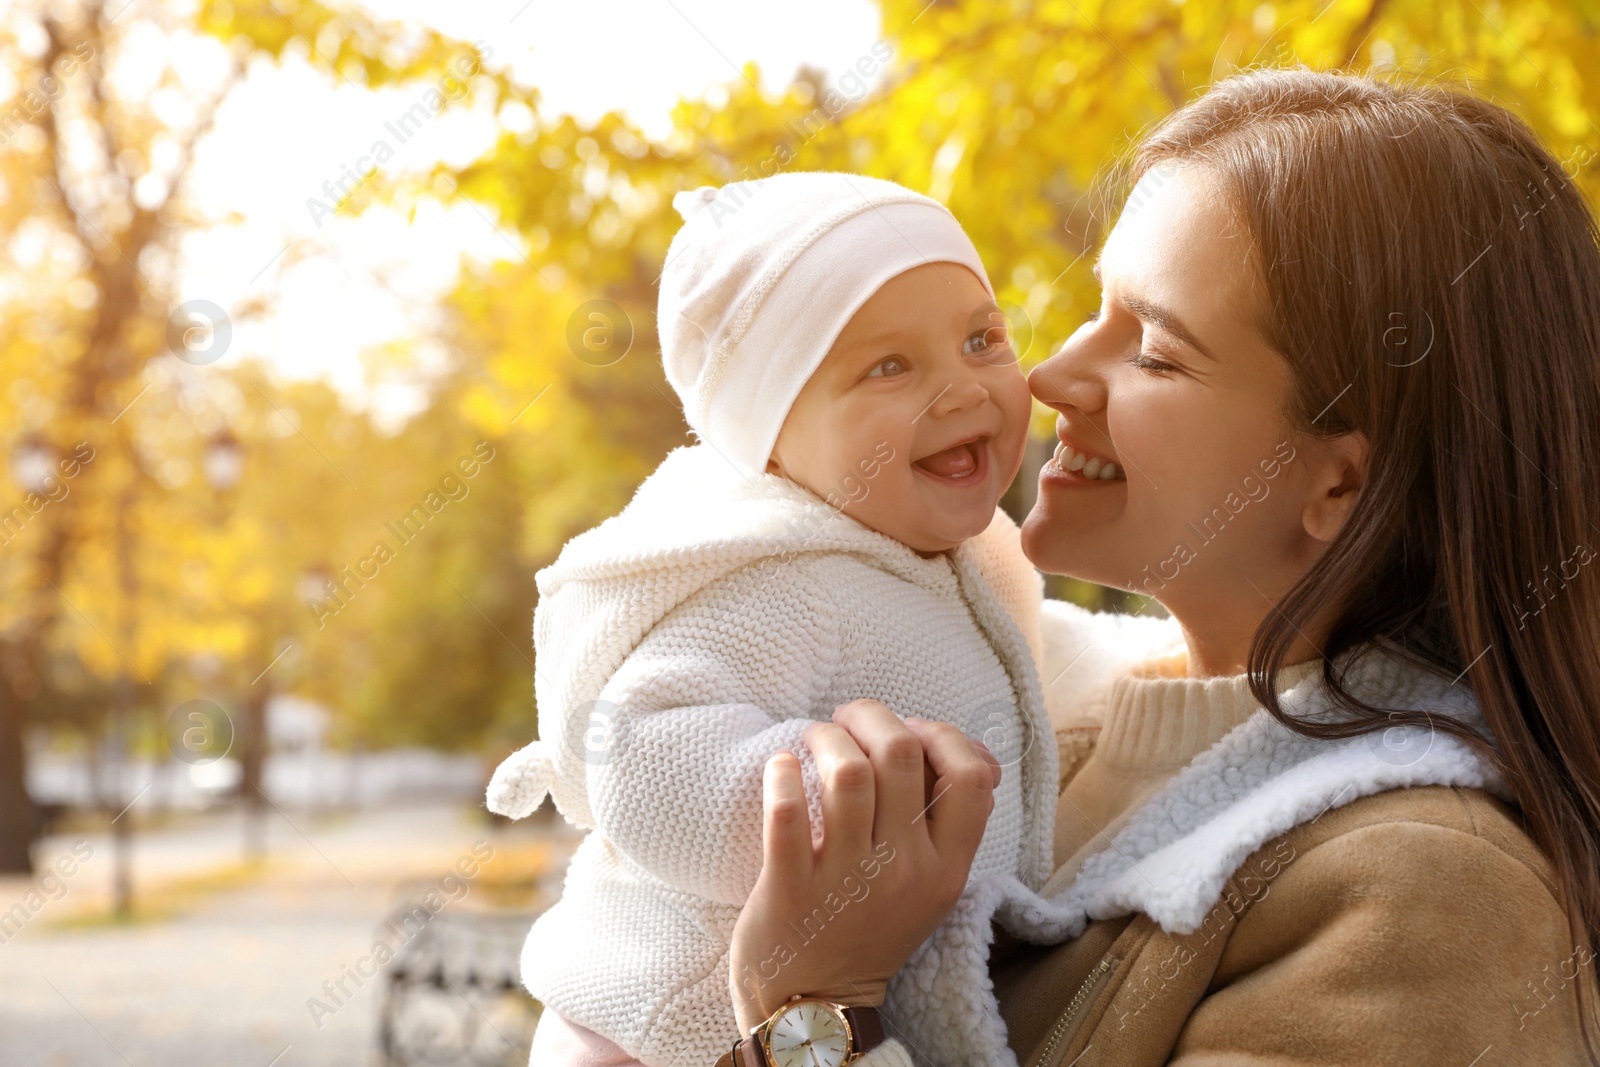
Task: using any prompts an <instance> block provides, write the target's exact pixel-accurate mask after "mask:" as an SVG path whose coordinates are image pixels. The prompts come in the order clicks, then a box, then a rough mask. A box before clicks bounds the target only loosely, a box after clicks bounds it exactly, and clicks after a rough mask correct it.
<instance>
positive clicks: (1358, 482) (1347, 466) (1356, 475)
mask: <svg viewBox="0 0 1600 1067" xmlns="http://www.w3.org/2000/svg"><path fill="white" fill-rule="evenodd" d="M1306 451H1307V453H1308V454H1309V455H1310V456H1311V457H1313V458H1312V459H1311V461H1310V464H1311V471H1310V473H1311V486H1310V489H1311V493H1310V496H1309V497H1308V498H1307V499H1306V504H1305V508H1304V509H1303V510H1302V511H1301V515H1300V522H1301V525H1303V526H1304V527H1305V531H1306V534H1307V536H1309V537H1311V538H1312V539H1314V540H1317V541H1321V542H1323V543H1327V542H1329V541H1332V540H1333V539H1334V538H1335V537H1337V536H1338V535H1339V531H1340V530H1342V529H1344V524H1345V522H1346V521H1347V520H1348V519H1349V518H1350V513H1351V512H1352V511H1354V510H1355V507H1356V501H1357V500H1359V499H1360V497H1361V489H1362V487H1363V486H1364V485H1366V481H1367V458H1368V456H1369V455H1370V454H1371V448H1370V446H1369V445H1368V443H1367V435H1366V434H1364V433H1362V432H1361V431H1359V430H1352V431H1351V432H1349V433H1347V434H1341V435H1340V436H1338V437H1329V438H1323V439H1321V440H1318V441H1317V442H1315V443H1314V444H1313V445H1312V446H1311V447H1310V448H1308V449H1307V450H1306Z"/></svg>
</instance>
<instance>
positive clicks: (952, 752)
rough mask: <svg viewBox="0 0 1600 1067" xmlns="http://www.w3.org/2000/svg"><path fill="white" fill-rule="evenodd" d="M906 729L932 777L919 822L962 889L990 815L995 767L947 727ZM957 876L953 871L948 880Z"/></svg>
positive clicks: (921, 724)
mask: <svg viewBox="0 0 1600 1067" xmlns="http://www.w3.org/2000/svg"><path fill="white" fill-rule="evenodd" d="M909 725H910V728H911V729H912V730H913V731H915V733H916V736H917V737H918V738H920V739H921V741H922V745H923V749H924V751H925V752H926V753H927V757H928V764H929V765H930V766H931V767H932V768H933V772H934V774H935V775H936V778H935V779H934V786H933V799H932V801H931V802H930V803H929V804H928V808H927V811H926V812H925V814H924V816H923V817H924V818H926V819H927V822H928V833H929V835H930V836H931V837H932V839H933V847H934V850H935V851H936V852H938V854H939V855H940V856H941V857H943V858H946V859H948V861H949V862H951V863H953V864H957V865H959V867H960V871H959V874H960V880H961V882H962V883H965V882H966V877H967V871H968V869H969V868H970V867H971V866H972V857H973V855H974V854H976V853H977V851H978V843H979V842H980V841H982V840H983V830H984V827H985V826H986V825H987V824H988V821H989V813H990V812H991V811H993V810H994V787H995V786H996V785H997V784H999V777H998V776H997V775H996V774H995V772H996V771H997V770H998V769H999V764H998V762H996V761H995V760H994V756H993V755H992V754H991V753H989V751H988V749H987V748H986V747H980V746H979V745H978V744H976V743H974V742H972V741H970V740H968V738H967V736H966V735H965V734H963V733H962V732H961V731H960V730H959V729H957V728H956V727H954V726H951V725H950V724H949V723H941V722H922V721H918V722H913V723H910V724H909ZM986 757H987V758H986ZM956 873H957V872H955V871H952V872H951V875H952V877H954V875H955V874H956Z"/></svg>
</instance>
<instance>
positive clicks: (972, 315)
mask: <svg viewBox="0 0 1600 1067" xmlns="http://www.w3.org/2000/svg"><path fill="white" fill-rule="evenodd" d="M1031 409H1032V398H1031V396H1030V394H1029V392H1028V383H1027V380H1026V379H1025V378H1024V377H1023V375H1022V369H1021V367H1020V366H1019V365H1018V362H1017V356H1016V353H1015V352H1014V351H1013V350H1012V348H1011V342H1010V338H1009V336H1008V335H1007V330H1006V324H1005V318H1004V317H1003V316H1002V314H1001V312H1000V309H999V308H998V307H996V306H995V304H994V301H992V300H991V299H990V298H989V294H988V292H987V291H985V289H984V287H983V283H982V282H980V281H979V280H978V278H977V276H976V275H974V274H973V273H972V272H971V271H969V270H968V269H967V268H965V267H962V266H959V265H957V264H954V263H929V264H925V265H923V266H921V267H916V268H913V269H912V270H908V271H906V272H905V273H904V274H900V275H897V276H896V277H894V278H891V279H890V280H889V281H888V282H886V283H885V284H884V285H883V286H882V287H881V288H880V289H879V290H878V291H877V292H876V293H874V294H873V295H872V297H871V298H870V299H868V300H867V302H866V303H865V304H863V305H862V306H861V309H860V310H859V311H857V312H856V313H855V315H854V316H852V317H851V319H850V321H849V322H848V323H847V324H846V325H845V328H844V329H843V330H842V331H841V332H840V334H839V336H838V338H837V339H836V340H835V341H834V344H833V347H832V348H831V349H829V351H828V355H827V357H826V358H825V359H824V360H823V361H822V365H821V366H820V367H818V368H817V371H816V373H815V374H813V375H812V376H811V378H810V380H809V381H807V382H806V384H805V388H804V389H802V390H801V392H800V395H799V397H798V398H797V399H796V400H795V403H794V407H793V408H791V409H790V411H789V415H788V417H787V418H786V419H785V420H784V423H783V429H782V430H781V431H780V432H779V434H778V441H777V444H776V445H775V446H774V448H773V452H772V459H771V460H770V461H769V462H768V464H767V470H768V471H770V472H771V473H774V474H781V475H783V476H785V477H787V478H789V479H791V480H793V481H796V482H798V483H800V484H801V485H803V486H805V487H806V488H807V489H810V490H811V491H812V492H813V493H816V494H817V495H818V496H820V497H822V498H823V499H825V500H828V501H829V502H830V503H832V504H833V505H834V506H835V507H841V508H842V510H843V511H844V512H845V513H846V514H847V515H849V516H850V517H852V518H854V519H856V520H857V521H858V522H861V523H862V524H863V525H866V526H869V527H871V528H872V529H874V530H877V531H878V532H879V533H882V534H885V535H887V536H889V537H893V538H894V539H895V540H897V541H900V542H902V543H904V544H906V545H909V546H910V547H911V548H914V549H916V550H917V551H918V552H920V553H922V554H923V555H933V554H935V553H938V552H944V551H948V550H949V549H952V548H955V547H956V546H957V545H959V544H960V543H961V542H962V541H964V540H966V539H967V538H969V537H973V536H975V535H977V534H979V533H981V532H983V530H984V529H985V528H986V527H988V525H989V520H990V519H991V518H993V516H994V509H995V505H996V504H998V503H999V501H1000V496H1001V494H1002V493H1004V492H1005V491H1006V488H1007V487H1008V486H1009V485H1010V484H1011V481H1012V479H1013V478H1015V477H1016V474H1017V469H1018V468H1019V467H1020V466H1021V464H1022V452H1023V448H1024V446H1025V445H1026V443H1027V432H1028V415H1029V413H1030V411H1031Z"/></svg>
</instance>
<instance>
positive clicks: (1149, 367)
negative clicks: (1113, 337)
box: [1128, 352, 1178, 374]
mask: <svg viewBox="0 0 1600 1067" xmlns="http://www.w3.org/2000/svg"><path fill="white" fill-rule="evenodd" d="M1128 362H1129V363H1131V364H1133V365H1134V366H1135V367H1138V368H1139V369H1140V370H1142V371H1149V372H1150V373H1151V374H1166V373H1168V372H1169V371H1175V370H1177V369H1178V368H1177V366H1176V365H1175V364H1172V363H1168V362H1167V361H1166V360H1164V359H1157V358H1155V357H1154V356H1151V355H1148V354H1146V353H1144V352H1135V353H1134V354H1133V355H1131V356H1129V357H1128Z"/></svg>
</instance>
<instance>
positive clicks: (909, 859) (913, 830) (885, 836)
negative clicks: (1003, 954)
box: [729, 700, 1000, 1033]
mask: <svg viewBox="0 0 1600 1067" xmlns="http://www.w3.org/2000/svg"><path fill="white" fill-rule="evenodd" d="M805 742H806V746H807V747H808V748H809V749H810V750H811V752H812V753H813V754H814V755H815V757H816V760H817V769H818V772H819V775H820V778H821V783H822V795H821V807H822V827H821V830H820V834H818V835H814V834H813V832H812V827H811V819H810V815H809V812H808V810H807V806H806V796H805V791H804V789H803V787H802V785H801V777H800V761H799V759H798V758H797V757H796V756H795V755H794V754H793V753H790V752H780V753H778V754H776V755H774V756H773V757H772V758H771V759H770V760H768V761H767V765H766V773H765V779H764V789H765V823H764V827H763V844H764V850H763V859H762V867H761V875H760V877H759V878H758V879H757V880H756V885H755V889H754V891H753V892H752V893H751V895H750V899H749V900H748V901H747V902H746V903H745V906H744V910H743V911H741V912H740V914H739V920H738V922H737V924H736V925H735V926H734V932H733V951H732V958H731V972H730V975H729V985H730V987H731V988H732V992H733V1002H734V1008H735V1010H736V1012H737V1013H738V1019H739V1028H740V1031H741V1032H742V1033H749V1032H750V1028H751V1027H753V1026H756V1025H757V1024H759V1023H760V1022H762V1021H763V1020H764V1019H766V1017H767V1016H769V1015H771V1014H772V1012H773V1011H774V1010H775V1009H776V1008H777V1007H778V1006H779V1005H780V1004H782V1003H783V1002H784V1001H786V1000H788V999H789V998H790V997H791V996H793V995H794V994H796V993H799V994H804V995H807V996H818V997H825V998H827V999H829V1000H836V1001H839V1002H841V1003H846V1004H857V1005H873V1006H876V1005H879V1004H881V1003H882V1002H883V998H884V992H885V990H886V989H887V987H888V983H889V979H890V977H891V976H892V975H894V973H895V972H896V971H898V970H899V969H900V967H901V966H902V965H903V964H904V963H905V961H906V960H907V959H908V958H909V957H910V955H911V953H912V952H913V951H914V950H915V949H916V948H917V946H918V945H920V944H922V942H923V941H924V940H926V939H927V937H928V935H929V934H931V933H932V932H933V930H934V928H935V927H937V926H938V925H939V923H940V922H942V921H943V920H944V918H945V916H946V915H948V914H949V913H950V909H951V908H952V907H954V906H955V903H956V901H957V900H958V899H959V898H960V896H961V891H962V889H963V888H964V887H965V886H966V882H967V872H968V870H969V869H970V868H971V866H972V857H973V855H974V854H975V853H976V852H977V851H978V843H979V842H980V841H981V840H982V839H983V830H984V826H985V825H986V824H987V822H988V818H989V813H990V811H992V810H993V809H994V787H995V786H996V785H998V784H999V783H1000V765H999V762H998V761H997V760H996V759H995V758H994V756H993V755H991V754H990V752H989V750H988V749H987V748H985V747H984V746H983V744H982V743H981V742H976V741H970V740H969V739H968V738H967V737H966V735H964V734H962V733H961V731H960V730H959V729H957V728H956V727H954V726H951V725H949V724H948V723H936V722H925V721H923V720H920V719H907V720H904V721H902V720H901V719H900V718H899V717H898V716H896V715H895V714H894V712H892V711H890V710H889V709H888V708H886V707H884V706H883V705H882V704H880V703H878V702H877V701H875V700H857V701H853V702H851V703H849V704H841V705H840V706H839V707H838V708H836V709H835V710H834V713H833V721H832V722H818V723H813V724H812V725H811V726H809V727H807V729H806V732H805ZM818 837H820V841H819V840H816V838H818Z"/></svg>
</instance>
